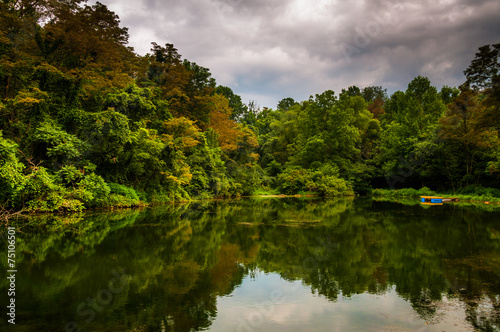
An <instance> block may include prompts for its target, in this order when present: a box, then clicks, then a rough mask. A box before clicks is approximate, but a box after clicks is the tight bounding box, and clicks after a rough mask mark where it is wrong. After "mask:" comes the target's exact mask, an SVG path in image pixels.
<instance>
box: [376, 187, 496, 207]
mask: <svg viewBox="0 0 500 332" xmlns="http://www.w3.org/2000/svg"><path fill="white" fill-rule="evenodd" d="M464 190H467V189H464ZM468 191H469V192H470V193H460V192H453V191H439V192H435V191H433V190H430V189H429V188H427V187H423V188H421V189H418V190H417V189H413V188H403V189H374V190H373V192H372V196H392V197H403V198H407V197H420V196H442V197H454V198H458V199H460V201H467V202H476V203H484V204H500V197H499V196H500V191H499V190H498V189H493V188H482V187H481V188H477V189H476V192H474V193H473V192H471V191H472V190H470V189H469V190H468Z"/></svg>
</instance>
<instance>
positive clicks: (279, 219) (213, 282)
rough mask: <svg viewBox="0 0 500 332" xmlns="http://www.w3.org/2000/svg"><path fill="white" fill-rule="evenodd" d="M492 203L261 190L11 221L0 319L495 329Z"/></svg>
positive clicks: (21, 324)
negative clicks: (11, 305) (12, 307)
mask: <svg viewBox="0 0 500 332" xmlns="http://www.w3.org/2000/svg"><path fill="white" fill-rule="evenodd" d="M403 203H404V202H403ZM406 203H410V204H411V203H414V201H412V200H410V201H408V202H406ZM499 211H500V209H497V211H495V209H493V208H490V210H485V209H482V208H478V207H474V206H464V205H453V204H450V205H443V206H430V207H429V206H427V207H424V206H421V205H419V204H413V205H408V204H401V203H398V202H383V201H374V200H371V199H358V200H352V199H348V200H333V201H323V200H315V199H298V198H286V199H285V198H281V199H269V198H266V199H242V200H238V201H220V202H207V203H193V204H189V205H175V206H163V207H158V208H154V209H147V210H144V211H120V212H112V213H94V214H91V215H89V214H86V215H83V214H82V215H72V216H70V217H68V216H66V217H64V216H59V217H58V216H42V217H37V218H34V219H32V220H31V222H30V224H29V225H27V224H26V222H21V221H18V222H14V223H12V224H11V225H14V226H15V227H16V233H17V234H16V235H17V243H16V245H17V247H16V254H17V256H16V270H17V273H16V294H15V300H16V302H15V303H16V320H15V322H16V325H15V326H13V325H11V324H8V323H7V319H8V318H9V317H8V316H7V315H6V313H7V310H8V309H6V305H8V301H9V297H8V296H7V292H8V288H9V280H8V279H7V278H2V282H1V284H0V285H1V290H0V291H1V294H2V296H1V297H0V298H1V299H2V303H3V305H2V307H3V308H4V309H3V311H4V312H3V313H2V319H1V320H0V330H2V331H4V330H9V331H10V330H13V331H79V330H81V331H177V332H179V331H201V330H210V331H244V332H251V331H361V330H363V331H473V330H484V331H499V330H500V212H499ZM2 234H3V235H4V237H3V238H2V239H1V251H0V255H1V257H2V259H1V260H0V261H1V262H2V263H1V264H0V268H1V269H2V271H3V272H5V273H6V271H7V270H9V267H8V266H7V243H6V241H5V240H6V234H7V231H6V229H5V227H3V228H2Z"/></svg>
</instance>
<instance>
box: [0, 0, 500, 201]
mask: <svg viewBox="0 0 500 332" xmlns="http://www.w3.org/2000/svg"><path fill="white" fill-rule="evenodd" d="M0 7H1V10H0V91H2V93H1V96H0V130H1V134H0V204H1V205H2V208H4V209H7V208H15V209H19V210H20V209H23V208H25V209H27V210H30V211H79V210H82V209H84V208H97V207H111V206H124V207H125V206H135V205H140V204H144V202H146V201H148V202H152V203H160V202H171V201H179V200H190V199H192V198H195V197H197V198H210V197H229V196H239V195H247V194H251V193H255V192H260V191H261V190H264V191H267V192H283V193H291V194H296V193H300V192H314V193H319V194H321V195H325V196H339V195H351V194H352V193H353V191H354V192H356V193H357V194H360V195H362V194H370V192H371V191H372V182H373V183H381V181H385V179H386V177H387V175H397V176H398V177H399V178H398V179H399V180H401V181H402V182H406V184H405V186H408V187H419V186H421V185H423V184H426V185H429V186H430V187H432V188H440V189H441V188H450V187H451V188H453V189H454V190H457V189H459V188H461V187H465V186H467V185H470V184H473V183H475V184H480V185H485V186H486V185H487V186H492V187H499V186H500V166H499V165H500V140H499V138H498V129H499V128H500V120H499V119H500V116H499V114H500V111H499V110H500V99H499V97H498V96H499V95H500V94H499V93H498V92H499V89H500V78H499V77H498V61H497V60H498V54H499V48H498V47H499V46H498V44H495V45H492V46H490V45H486V46H483V47H481V48H480V49H479V52H478V53H477V54H476V59H474V60H473V61H472V63H471V66H470V67H469V68H468V69H467V70H466V71H465V74H466V76H467V82H466V84H464V85H463V86H462V87H461V89H460V90H458V89H456V88H452V87H448V86H444V87H443V88H442V89H441V91H440V92H438V91H437V89H436V88H435V87H434V86H432V85H431V82H430V81H429V79H428V78H426V77H421V76H418V77H416V78H415V79H413V80H412V81H411V82H410V83H409V84H408V88H407V89H406V91H404V92H403V91H397V92H395V93H394V94H393V95H392V96H390V97H388V96H387V93H386V90H385V89H383V88H382V87H380V86H370V87H365V88H363V89H360V88H359V87H357V86H350V87H348V88H347V89H343V90H342V92H341V93H340V94H339V95H336V94H335V92H334V91H332V90H327V91H324V92H323V93H319V94H316V95H314V96H311V97H310V98H309V99H308V100H306V101H302V102H297V101H295V100H294V99H292V98H284V99H282V100H281V101H280V102H279V103H278V105H277V109H276V110H272V109H268V108H263V109H260V107H259V106H258V105H257V104H256V102H254V101H251V102H249V103H248V105H245V104H244V103H242V101H241V97H240V96H238V95H236V94H235V93H234V92H233V91H232V90H231V88H229V87H225V86H217V84H216V82H215V79H214V78H212V75H211V73H210V70H209V69H208V68H205V67H202V66H200V65H198V64H196V63H194V62H192V61H189V60H187V59H182V57H181V55H180V54H179V52H178V50H177V49H176V48H175V46H174V45H172V44H165V46H160V45H158V44H156V43H153V45H152V49H151V53H150V54H147V55H146V56H143V57H142V56H138V55H136V54H134V53H133V50H132V49H131V48H128V47H127V46H126V44H127V40H128V31H127V29H126V28H123V27H120V24H119V23H120V21H119V18H118V16H117V15H116V14H115V13H113V12H111V11H110V10H108V8H107V7H106V6H105V5H103V4H101V3H96V4H95V5H85V4H83V3H82V1H80V0H71V1H41V2H29V1H28V2H22V4H19V3H17V2H12V1H7V2H5V3H2V4H0ZM21 9H22V10H21ZM47 15H49V16H47ZM48 17H50V19H47V18H48ZM445 105H448V109H446V106H445ZM423 192H426V191H425V190H424V189H420V190H419V191H418V193H414V192H412V191H411V190H403V192H402V194H404V195H413V194H422V193H423ZM376 193H377V192H376ZM493 194H494V193H491V192H484V193H483V192H481V194H480V195H483V196H485V197H490V196H488V195H493ZM495 195H496V194H495Z"/></svg>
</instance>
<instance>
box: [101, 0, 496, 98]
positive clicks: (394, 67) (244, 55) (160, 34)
mask: <svg viewBox="0 0 500 332" xmlns="http://www.w3.org/2000/svg"><path fill="white" fill-rule="evenodd" d="M102 1H103V3H105V4H106V5H107V6H108V7H109V8H110V9H111V10H113V11H115V12H116V13H117V14H118V15H119V16H120V19H121V21H122V25H123V26H126V27H128V28H129V33H130V44H131V46H133V47H134V48H135V49H136V51H137V52H138V53H139V54H145V53H146V52H148V51H149V49H150V43H151V42H152V41H155V42H157V43H159V44H164V43H167V42H168V43H173V44H174V45H175V46H176V47H177V48H178V50H179V53H180V54H182V56H183V58H187V59H189V60H191V61H195V62H196V63H198V64H199V65H201V66H204V67H208V68H209V69H210V70H211V72H212V74H213V76H214V77H215V78H216V80H217V82H218V83H219V84H222V85H228V86H230V87H231V88H232V89H233V90H234V91H235V92H236V93H238V94H240V95H241V96H242V97H243V99H244V100H249V99H254V100H255V101H256V102H257V103H258V104H260V105H261V106H268V107H275V106H276V104H277V102H278V101H279V100H280V99H282V98H285V97H292V98H294V99H296V100H304V99H307V98H308V96H309V95H311V94H315V93H321V92H323V91H324V90H326V89H332V90H334V91H336V92H337V93H338V92H340V90H341V89H342V88H346V87H348V86H349V85H358V86H359V87H364V86H368V85H382V86H384V87H386V88H388V90H389V92H394V91H396V90H405V89H406V86H407V84H408V83H409V81H410V80H411V79H413V78H414V77H415V76H417V75H424V76H427V77H429V78H430V79H431V81H432V82H433V84H434V85H436V86H437V87H438V88H439V87H441V86H442V85H445V84H446V85H451V86H458V85H460V84H461V83H462V82H463V81H464V76H463V70H464V69H465V68H467V66H468V65H469V63H470V61H471V60H472V59H473V58H474V54H475V52H476V50H477V48H478V47H479V46H482V45H484V44H491V43H498V42H500V38H499V37H500V36H499V34H498V32H499V31H500V20H499V19H498V18H499V17H500V2H499V1H498V0H479V1H478V0H475V1H474V0H470V1H469V0H438V1H436V0H434V1H430V0H421V1H418V0H413V1H410V0H406V1H393V0H385V1H384V0H375V1H373V0H371V1H368V0H351V1H344V0H316V1H314V2H312V1H307V0H276V1H273V0H252V1H245V0H168V1H162V0H135V1H123V0H102Z"/></svg>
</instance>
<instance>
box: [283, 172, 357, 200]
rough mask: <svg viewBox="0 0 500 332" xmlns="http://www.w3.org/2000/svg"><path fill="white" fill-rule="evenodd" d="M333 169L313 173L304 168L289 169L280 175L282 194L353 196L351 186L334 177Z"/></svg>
mask: <svg viewBox="0 0 500 332" xmlns="http://www.w3.org/2000/svg"><path fill="white" fill-rule="evenodd" d="M334 173H335V171H332V169H331V168H327V169H323V170H318V171H311V170H307V169H303V168H288V169H286V170H285V171H284V172H283V173H281V174H279V175H278V179H277V181H278V183H279V189H280V192H282V193H285V194H289V195H292V194H298V193H300V192H303V191H310V192H316V193H318V194H320V195H323V196H327V197H334V196H346V195H353V194H354V193H353V190H352V188H351V186H350V185H349V184H348V183H347V182H346V181H345V180H343V179H341V178H338V177H337V176H335V175H334Z"/></svg>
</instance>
